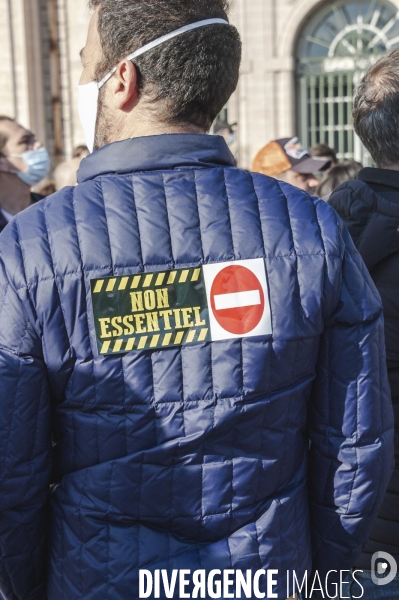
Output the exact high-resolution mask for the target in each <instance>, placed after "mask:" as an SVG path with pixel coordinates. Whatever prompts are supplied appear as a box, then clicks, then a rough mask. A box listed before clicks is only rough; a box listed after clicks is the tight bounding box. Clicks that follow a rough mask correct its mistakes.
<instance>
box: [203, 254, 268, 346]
mask: <svg viewBox="0 0 399 600" xmlns="http://www.w3.org/2000/svg"><path fill="white" fill-rule="evenodd" d="M211 308H212V311H213V314H214V316H215V319H216V321H217V322H218V323H219V325H220V326H221V327H222V328H223V329H225V330H226V331H228V332H229V333H235V334H237V335H245V334H246V333H249V332H250V331H253V330H254V329H255V327H256V326H257V325H259V323H260V320H261V319H262V316H263V312H264V310H265V296H264V293H263V289H262V285H261V283H260V281H259V279H258V278H257V277H256V275H255V274H254V273H253V272H252V271H250V270H249V269H247V268H246V267H242V266H240V265H232V266H228V267H226V268H224V269H223V270H222V271H220V272H219V273H218V275H216V277H215V279H214V281H213V285H212V289H211Z"/></svg>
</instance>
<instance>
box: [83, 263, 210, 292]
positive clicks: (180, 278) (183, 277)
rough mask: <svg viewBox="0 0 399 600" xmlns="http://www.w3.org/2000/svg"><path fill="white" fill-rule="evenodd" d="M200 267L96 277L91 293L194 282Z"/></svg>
mask: <svg viewBox="0 0 399 600" xmlns="http://www.w3.org/2000/svg"><path fill="white" fill-rule="evenodd" d="M201 270H202V269H201V268H195V269H176V270H175V271H164V272H163V273H143V274H141V275H129V276H126V277H107V278H105V279H96V280H93V281H94V286H93V294H100V293H101V292H115V291H118V292H123V291H125V290H129V289H130V290H139V289H146V288H149V287H151V286H154V287H162V286H163V285H172V284H179V283H187V282H191V283H196V282H198V281H199V279H200V276H201Z"/></svg>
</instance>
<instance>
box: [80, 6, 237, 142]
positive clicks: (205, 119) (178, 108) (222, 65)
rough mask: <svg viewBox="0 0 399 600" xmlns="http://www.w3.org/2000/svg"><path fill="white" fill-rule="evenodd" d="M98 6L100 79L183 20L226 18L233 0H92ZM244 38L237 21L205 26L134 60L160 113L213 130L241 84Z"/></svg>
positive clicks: (143, 89)
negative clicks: (241, 37) (239, 78)
mask: <svg viewBox="0 0 399 600" xmlns="http://www.w3.org/2000/svg"><path fill="white" fill-rule="evenodd" d="M89 5H90V7H91V8H97V7H98V8H99V21H98V23H99V24H98V29H99V34H100V40H101V45H102V51H103V57H102V60H101V62H100V64H99V65H98V66H97V72H96V77H97V79H98V80H99V79H101V78H102V77H103V76H104V75H105V74H106V73H107V72H109V71H110V70H111V69H112V68H113V67H114V66H116V65H117V64H118V62H119V61H121V60H123V59H124V58H125V57H126V56H128V55H129V54H130V53H132V52H134V51H135V50H137V49H138V48H141V47H142V46H144V45H145V44H147V43H149V42H151V41H153V40H155V39H157V38H159V37H161V36H162V35H165V34H166V33H169V32H171V31H174V30H175V29H178V28H180V27H183V26H184V25H188V24H190V23H194V22H196V21H201V20H204V19H210V18H222V19H226V20H227V13H228V9H229V2H228V0H90V2H89ZM240 61H241V40H240V36H239V34H238V31H237V29H236V28H235V27H233V26H232V25H228V26H227V25H223V24H216V25H209V26H205V27H201V28H198V29H195V30H192V31H189V32H186V33H185V34H183V35H180V36H178V37H176V38H173V39H171V40H169V41H168V42H165V43H164V44H162V45H160V46H158V47H156V48H154V49H153V50H151V51H150V52H147V53H145V54H143V55H142V56H139V57H138V58H135V59H134V61H133V62H134V64H135V66H136V68H137V70H138V75H139V90H140V93H143V94H145V95H147V96H148V98H149V100H150V101H151V102H153V103H157V110H158V118H159V119H160V120H161V121H163V122H165V123H168V124H179V123H190V124H193V125H196V126H198V127H200V128H201V129H204V130H205V131H207V130H209V129H210V127H211V125H212V123H213V121H214V120H215V118H216V116H217V114H218V113H219V112H220V111H221V110H222V108H223V107H224V106H225V104H226V103H227V101H228V99H229V98H230V96H231V94H232V93H233V92H234V90H235V89H236V87H237V83H238V75H239V67H240Z"/></svg>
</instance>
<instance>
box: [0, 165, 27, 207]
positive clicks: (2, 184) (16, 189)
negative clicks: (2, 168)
mask: <svg viewBox="0 0 399 600" xmlns="http://www.w3.org/2000/svg"><path fill="white" fill-rule="evenodd" d="M0 180H1V181H0V208H1V209H2V210H5V211H6V212H7V213H9V214H10V215H13V216H15V215H16V214H18V213H19V212H21V211H22V210H24V209H25V208H27V207H28V206H29V205H30V204H31V194H30V188H29V186H27V185H26V183H24V182H23V181H21V179H19V178H18V176H17V175H14V174H11V173H1V174H0Z"/></svg>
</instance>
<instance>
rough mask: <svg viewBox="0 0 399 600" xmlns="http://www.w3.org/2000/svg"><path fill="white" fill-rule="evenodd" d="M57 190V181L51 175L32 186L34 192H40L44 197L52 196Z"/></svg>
mask: <svg viewBox="0 0 399 600" xmlns="http://www.w3.org/2000/svg"><path fill="white" fill-rule="evenodd" d="M55 191H56V188H55V182H54V180H53V179H51V178H50V177H45V178H44V179H42V180H41V181H40V182H39V183H37V184H36V185H34V186H33V187H32V192H33V193H35V194H39V195H40V196H42V197H43V198H47V196H51V194H54V192H55Z"/></svg>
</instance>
